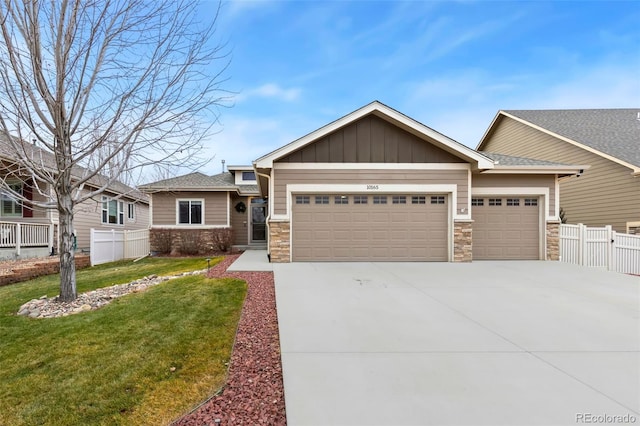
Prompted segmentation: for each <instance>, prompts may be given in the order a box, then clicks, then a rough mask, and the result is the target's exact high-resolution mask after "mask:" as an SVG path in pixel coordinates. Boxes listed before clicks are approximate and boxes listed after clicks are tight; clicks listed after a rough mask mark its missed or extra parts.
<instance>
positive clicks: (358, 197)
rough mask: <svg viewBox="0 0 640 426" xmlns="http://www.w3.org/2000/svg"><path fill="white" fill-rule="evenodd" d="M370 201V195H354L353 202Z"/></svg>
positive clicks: (365, 202)
mask: <svg viewBox="0 0 640 426" xmlns="http://www.w3.org/2000/svg"><path fill="white" fill-rule="evenodd" d="M368 201H369V197H367V196H366V195H354V196H353V204H367V202H368Z"/></svg>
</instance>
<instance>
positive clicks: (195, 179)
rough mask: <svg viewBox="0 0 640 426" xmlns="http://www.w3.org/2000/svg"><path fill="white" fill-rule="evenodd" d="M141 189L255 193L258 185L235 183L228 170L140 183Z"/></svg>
mask: <svg viewBox="0 0 640 426" xmlns="http://www.w3.org/2000/svg"><path fill="white" fill-rule="evenodd" d="M140 189H142V190H172V189H173V190H178V189H180V190H188V189H193V190H234V189H236V190H239V192H240V193H242V194H246V193H257V192H258V185H236V183H235V178H234V176H233V174H231V173H230V172H224V173H219V174H217V175H213V176H207V175H205V174H204V173H200V172H193V173H189V174H186V175H182V176H177V177H174V178H169V179H164V180H160V181H157V182H152V183H148V184H145V185H141V186H140Z"/></svg>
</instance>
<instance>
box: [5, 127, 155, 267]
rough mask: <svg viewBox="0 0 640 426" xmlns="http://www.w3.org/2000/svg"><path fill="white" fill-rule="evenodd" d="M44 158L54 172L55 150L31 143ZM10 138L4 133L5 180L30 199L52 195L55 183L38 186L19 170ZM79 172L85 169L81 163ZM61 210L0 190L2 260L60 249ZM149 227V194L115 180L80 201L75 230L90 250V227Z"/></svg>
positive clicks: (91, 185)
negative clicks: (107, 186) (58, 234)
mask: <svg viewBox="0 0 640 426" xmlns="http://www.w3.org/2000/svg"><path fill="white" fill-rule="evenodd" d="M29 150H30V151H31V152H32V153H36V154H37V155H38V157H39V158H41V159H42V161H43V164H44V165H45V167H47V165H48V166H50V167H51V170H52V171H53V170H54V169H53V161H54V159H53V154H51V153H50V152H48V151H45V150H43V149H40V148H38V147H35V146H31V147H29ZM12 155H13V154H12V150H11V149H10V147H9V146H8V143H7V142H6V141H5V140H4V139H2V138H0V167H1V168H0V178H2V179H5V180H6V181H7V182H8V183H9V184H10V185H11V187H12V189H13V190H14V191H16V192H18V193H21V194H23V195H24V196H25V197H26V198H27V199H28V200H33V201H41V202H46V201H47V200H48V199H51V200H53V199H54V198H53V191H52V190H51V189H50V188H36V187H35V185H34V182H33V180H32V179H31V178H29V177H28V176H26V175H24V174H22V173H20V171H19V170H18V169H17V167H16V165H15V161H14V160H13V158H12ZM75 173H82V169H81V168H77V169H76V171H75ZM101 179H102V178H101V177H100V176H96V177H94V178H93V179H91V180H90V181H89V182H88V183H87V185H86V188H85V189H84V190H83V191H87V193H88V191H91V190H92V189H95V188H99V187H100V186H101V185H102V183H103V182H102V181H101ZM57 225H58V212H57V211H56V210H55V209H43V208H38V207H36V206H34V205H33V204H31V203H29V202H26V203H22V202H20V201H18V200H17V199H16V198H15V197H13V196H12V195H11V194H10V193H9V192H7V191H0V259H14V258H16V257H22V258H25V257H40V256H47V255H49V254H51V253H52V250H54V249H55V251H56V252H57V249H58V243H57ZM148 226H149V200H148V196H147V195H146V194H144V193H142V192H140V191H138V190H136V189H134V188H131V187H129V186H127V185H125V184H123V183H120V182H115V183H113V184H111V185H110V186H109V188H108V190H107V191H105V192H104V193H103V194H102V195H99V196H97V197H96V198H94V199H88V200H85V201H84V202H82V203H80V204H78V205H76V207H75V209H74V230H75V235H76V238H77V248H78V251H85V252H88V251H89V247H90V238H91V232H90V230H91V228H95V229H116V230H125V229H126V230H133V229H147V228H148Z"/></svg>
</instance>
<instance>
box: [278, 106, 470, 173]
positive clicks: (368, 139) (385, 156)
mask: <svg viewBox="0 0 640 426" xmlns="http://www.w3.org/2000/svg"><path fill="white" fill-rule="evenodd" d="M278 162H280V163H462V162H464V160H462V159H460V158H458V157H456V156H455V155H453V154H451V153H449V152H447V151H445V150H443V149H441V148H439V147H437V146H435V145H433V143H431V142H430V141H428V140H424V139H421V138H419V137H417V136H416V135H413V134H411V133H409V132H408V131H406V130H404V129H401V128H399V127H397V126H396V125H394V124H391V123H389V122H387V121H385V120H383V119H381V118H379V117H376V116H375V115H368V116H366V117H363V118H361V119H360V120H358V121H356V122H354V123H351V124H349V125H347V126H345V127H343V128H341V129H338V130H336V131H334V132H332V133H330V134H328V135H327V136H324V137H322V138H320V139H318V140H316V141H314V142H313V143H311V144H308V145H306V146H304V147H303V148H301V149H299V150H297V151H294V152H292V153H291V154H289V155H287V156H285V157H283V158H281V159H279V160H278Z"/></svg>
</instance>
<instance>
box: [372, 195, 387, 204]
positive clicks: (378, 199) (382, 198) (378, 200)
mask: <svg viewBox="0 0 640 426" xmlns="http://www.w3.org/2000/svg"><path fill="white" fill-rule="evenodd" d="M373 204H387V196H386V195H374V196H373Z"/></svg>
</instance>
